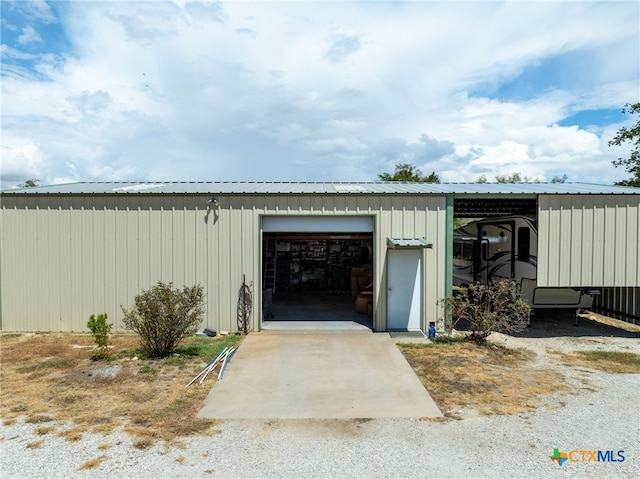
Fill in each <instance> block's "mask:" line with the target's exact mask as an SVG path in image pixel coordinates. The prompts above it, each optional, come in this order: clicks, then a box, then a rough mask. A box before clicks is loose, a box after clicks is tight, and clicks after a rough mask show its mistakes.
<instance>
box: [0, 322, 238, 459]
mask: <svg viewBox="0 0 640 479" xmlns="http://www.w3.org/2000/svg"><path fill="white" fill-rule="evenodd" d="M238 339H239V338H233V337H227V338H190V339H188V340H186V341H185V343H184V345H183V346H182V349H181V351H183V353H182V354H176V355H174V356H171V357H169V358H165V359H161V360H147V359H142V358H140V353H139V352H138V350H137V347H138V345H139V340H138V338H137V336H134V335H114V336H113V337H112V338H111V339H110V348H109V353H110V355H111V357H112V358H113V359H112V360H111V361H108V362H107V361H94V360H92V359H91V354H92V351H93V347H92V342H93V338H92V337H90V336H88V335H79V334H26V335H11V336H3V337H2V341H1V342H0V354H1V355H2V370H1V375H2V377H1V380H2V385H3V387H2V390H1V391H0V411H1V413H2V418H3V421H4V423H5V424H11V423H12V422H15V421H16V419H17V418H19V417H23V418H24V420H25V422H27V423H33V424H39V423H47V424H46V426H47V428H46V430H45V429H41V431H42V434H57V435H59V436H61V437H64V438H65V439H67V440H68V441H78V440H81V439H82V435H83V434H84V433H86V432H93V433H101V434H105V435H106V434H109V433H111V432H113V431H114V430H116V429H121V430H123V431H125V432H127V433H129V434H130V435H132V436H133V437H134V438H137V439H138V441H137V442H136V444H138V443H139V446H137V447H142V448H144V447H149V446H150V445H152V444H153V443H154V442H155V441H156V440H158V439H161V440H164V441H169V442H171V441H179V438H181V437H187V436H191V435H194V434H212V433H215V430H214V429H213V428H214V426H215V425H216V424H217V422H216V421H212V420H203V419H197V412H198V410H199V409H200V408H201V407H202V403H203V401H204V398H205V397H206V395H207V394H208V392H209V390H210V389H211V387H212V386H213V384H214V383H215V376H213V375H211V376H210V377H209V379H208V380H207V381H206V382H205V383H203V384H202V385H199V384H195V385H192V386H190V387H189V388H186V387H185V386H186V384H187V383H188V382H189V380H190V379H191V378H193V377H194V376H195V375H196V374H197V373H198V372H199V371H200V369H201V368H202V366H204V364H205V363H206V362H207V361H208V360H209V359H211V357H213V356H214V355H215V354H216V353H217V351H218V350H221V349H222V348H223V347H224V346H226V345H227V344H226V343H229V342H236V341H237V340H238ZM134 358H136V359H134ZM138 358H140V359H138ZM63 424H66V426H64V427H63V426H62V425H63ZM68 424H70V426H68Z"/></svg>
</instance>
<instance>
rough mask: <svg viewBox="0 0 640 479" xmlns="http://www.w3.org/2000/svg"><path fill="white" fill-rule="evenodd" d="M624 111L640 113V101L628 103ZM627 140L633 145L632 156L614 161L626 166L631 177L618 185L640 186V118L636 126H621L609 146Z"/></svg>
mask: <svg viewBox="0 0 640 479" xmlns="http://www.w3.org/2000/svg"><path fill="white" fill-rule="evenodd" d="M622 113H625V114H626V113H631V114H640V103H634V104H633V105H632V104H630V103H627V104H626V105H625V107H624V108H623V109H622ZM627 141H628V142H631V144H632V145H633V147H632V149H631V156H629V158H618V159H617V160H614V161H613V164H614V166H615V167H616V168H617V167H619V166H624V168H625V170H626V172H627V173H629V174H630V175H631V178H629V179H628V180H623V181H619V182H617V183H616V185H620V186H635V187H640V118H638V121H636V124H635V125H634V126H632V127H630V128H627V127H622V128H620V129H619V130H618V133H617V134H616V136H614V137H613V139H612V140H611V141H610V142H609V146H620V145H622V144H623V143H625V142H627Z"/></svg>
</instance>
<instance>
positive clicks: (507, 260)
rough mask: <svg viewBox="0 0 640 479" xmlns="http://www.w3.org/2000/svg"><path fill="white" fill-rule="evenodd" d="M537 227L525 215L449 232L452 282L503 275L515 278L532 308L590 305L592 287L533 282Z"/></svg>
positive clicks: (486, 278)
mask: <svg viewBox="0 0 640 479" xmlns="http://www.w3.org/2000/svg"><path fill="white" fill-rule="evenodd" d="M537 259H538V230H537V228H536V224H535V220H533V219H532V218H529V217H527V216H502V217H498V218H489V219H483V220H480V221H473V222H471V223H468V224H466V225H465V226H463V227H461V228H458V229H456V230H455V231H454V234H453V284H454V286H465V285H468V284H471V283H475V282H481V283H487V282H488V281H490V280H492V279H500V278H507V279H512V280H514V281H516V282H517V283H518V285H519V287H520V293H521V295H522V298H523V299H525V300H526V301H527V302H528V303H529V304H530V305H531V307H533V308H534V309H536V308H570V309H582V308H586V309H588V308H591V307H592V305H593V294H591V293H593V291H588V290H585V289H583V288H571V287H567V288H556V287H538V286H537V280H536V278H537Z"/></svg>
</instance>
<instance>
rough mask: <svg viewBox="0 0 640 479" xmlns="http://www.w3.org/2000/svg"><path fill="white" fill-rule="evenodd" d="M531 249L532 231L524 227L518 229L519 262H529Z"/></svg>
mask: <svg viewBox="0 0 640 479" xmlns="http://www.w3.org/2000/svg"><path fill="white" fill-rule="evenodd" d="M530 249H531V230H530V229H529V228H528V227H526V226H523V227H521V228H518V261H524V262H526V263H528V262H529V255H530Z"/></svg>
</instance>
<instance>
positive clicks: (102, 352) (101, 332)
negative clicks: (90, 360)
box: [87, 313, 113, 359]
mask: <svg viewBox="0 0 640 479" xmlns="http://www.w3.org/2000/svg"><path fill="white" fill-rule="evenodd" d="M112 327H113V324H110V323H107V313H103V314H99V315H98V317H96V316H95V315H93V314H92V315H91V316H89V321H87V328H89V329H90V330H91V332H92V333H93V339H94V341H95V342H96V345H97V348H96V351H94V353H93V357H94V358H95V359H102V358H105V359H106V358H108V357H109V354H108V352H107V347H108V346H109V333H111V328H112Z"/></svg>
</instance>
